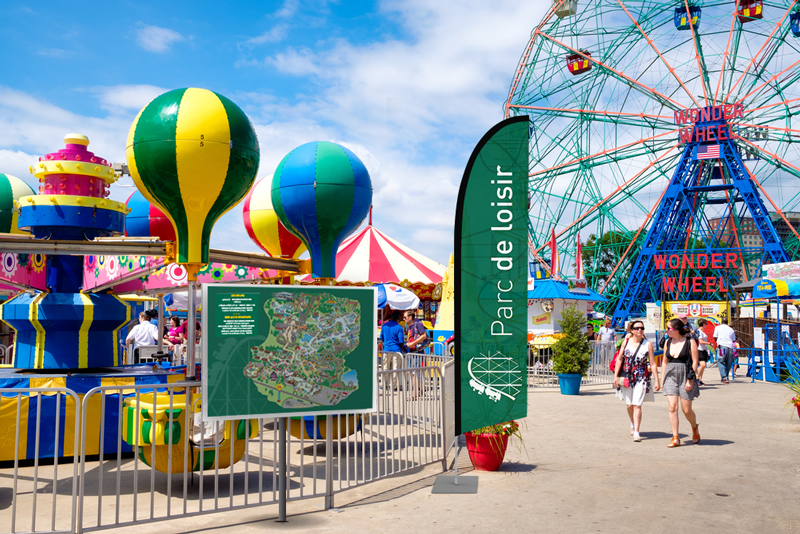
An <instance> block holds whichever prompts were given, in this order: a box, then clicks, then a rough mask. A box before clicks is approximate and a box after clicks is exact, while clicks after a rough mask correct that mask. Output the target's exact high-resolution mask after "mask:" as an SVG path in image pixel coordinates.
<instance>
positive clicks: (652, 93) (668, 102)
mask: <svg viewBox="0 0 800 534" xmlns="http://www.w3.org/2000/svg"><path fill="white" fill-rule="evenodd" d="M537 31H538V30H537ZM539 34H540V35H542V36H543V37H545V38H546V39H549V40H550V41H552V42H554V43H555V44H557V45H559V46H561V47H562V48H564V49H565V50H569V51H571V52H572V53H573V54H576V55H578V56H580V57H582V58H584V59H586V60H589V61H590V62H591V63H593V64H594V65H597V66H598V67H600V68H602V69H603V70H604V71H606V72H607V73H608V74H609V76H612V77H614V78H616V79H617V80H619V81H620V82H622V83H624V84H626V85H629V86H630V87H632V88H634V89H636V90H637V91H639V92H640V93H642V94H643V95H645V96H646V97H648V98H655V99H656V100H658V102H659V104H661V105H663V106H666V107H668V108H670V109H672V110H675V111H677V110H679V109H686V106H684V105H683V104H681V103H680V102H676V101H675V100H673V99H671V98H669V97H668V96H666V95H664V94H662V93H660V92H659V91H656V90H655V89H654V88H652V87H649V86H647V85H645V84H643V83H641V82H639V81H637V80H634V79H633V78H631V77H630V76H626V75H625V74H623V73H622V72H620V71H618V70H616V69H614V68H612V67H610V66H608V65H606V64H605V63H603V62H602V61H599V60H597V59H594V58H592V57H591V56H588V55H586V54H584V53H583V52H581V51H580V50H576V49H575V48H572V47H571V46H568V45H566V44H564V43H562V42H561V41H559V40H558V39H556V38H554V37H552V36H550V35H548V34H547V33H545V32H542V31H539Z"/></svg>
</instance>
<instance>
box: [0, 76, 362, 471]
mask: <svg viewBox="0 0 800 534" xmlns="http://www.w3.org/2000/svg"><path fill="white" fill-rule="evenodd" d="M65 143H66V146H65V148H63V149H61V150H58V151H56V152H53V153H51V154H47V155H45V156H43V157H42V158H39V161H38V162H36V164H35V165H34V166H32V167H31V173H32V174H34V176H36V177H37V179H38V180H39V182H40V187H39V192H38V194H32V193H33V191H32V190H30V188H26V186H25V184H24V182H22V181H21V180H18V179H14V178H13V177H6V176H5V175H3V176H2V178H5V179H6V182H3V181H2V180H0V186H3V187H2V188H0V193H3V195H4V196H3V197H2V198H0V200H6V197H8V198H9V199H10V203H11V206H6V205H3V206H2V209H0V223H5V224H6V226H4V227H3V228H2V229H4V230H6V231H7V232H8V235H3V236H0V242H2V243H3V248H4V250H7V251H8V252H6V253H4V254H3V260H4V263H6V262H7V263H8V264H9V265H10V267H9V268H4V270H3V272H2V274H0V289H3V290H5V291H6V292H12V291H13V292H15V295H14V296H12V297H11V298H10V299H9V300H7V301H6V302H4V303H3V304H2V305H0V320H2V321H4V322H5V323H7V324H9V325H11V327H12V328H13V329H14V333H15V340H14V345H13V352H12V354H13V359H12V360H11V365H5V366H3V368H2V369H0V389H2V390H3V391H2V394H1V395H0V421H2V422H3V425H4V427H5V428H7V429H12V431H10V432H9V433H10V435H11V436H12V438H13V435H14V432H13V429H14V427H16V420H15V419H16V417H17V415H18V412H19V416H20V429H19V430H20V433H21V434H22V435H25V436H29V437H30V439H28V440H27V442H25V441H23V442H21V444H20V447H19V449H20V450H18V451H14V450H13V449H14V447H13V446H9V447H3V448H2V449H3V451H2V452H0V462H2V461H11V460H14V459H15V455H16V457H17V459H19V460H25V459H26V458H27V459H31V458H33V457H34V456H36V453H37V451H36V450H35V448H34V445H33V441H34V439H33V437H32V436H33V433H32V432H34V428H35V429H36V432H41V436H39V438H38V439H36V440H35V441H36V447H38V457H39V458H42V457H53V456H58V457H69V456H75V455H76V454H78V451H76V450H73V446H72V442H71V440H69V439H65V434H67V431H66V429H67V428H68V427H69V424H68V423H70V419H71V420H72V422H74V421H75V418H77V417H79V412H80V410H81V407H80V406H77V405H76V404H78V403H75V402H74V401H73V400H72V397H71V396H69V395H64V394H57V393H56V394H47V393H45V394H37V393H35V392H27V391H25V390H26V389H27V388H31V387H45V388H47V387H51V388H60V389H61V390H63V389H64V388H66V389H69V390H71V391H74V392H76V393H77V395H78V399H79V403H80V400H82V398H83V395H85V394H86V393H87V392H89V391H90V390H91V389H92V388H95V387H97V386H100V385H111V384H114V385H122V386H124V385H134V384H137V385H138V384H152V385H153V389H152V390H150V392H148V391H147V390H142V392H141V394H139V395H138V396H136V397H135V398H134V395H132V394H130V393H126V392H125V391H124V390H121V391H119V392H118V393H117V396H116V397H115V396H114V395H106V396H107V397H108V398H107V399H106V400H105V401H104V404H105V409H104V411H102V413H103V417H104V422H103V424H100V425H87V428H86V429H85V430H86V445H85V447H86V451H85V452H86V454H87V455H91V454H97V453H98V452H99V451H101V450H102V451H103V452H104V453H105V454H114V453H116V452H117V450H118V447H117V442H118V436H117V431H116V429H117V428H122V429H123V430H122V438H123V440H122V443H121V445H120V447H121V448H120V451H121V452H134V451H135V452H136V453H137V454H138V456H139V457H140V458H142V460H143V461H145V463H147V464H148V465H150V463H151V458H155V463H154V464H153V467H154V468H155V469H157V470H160V471H165V472H166V470H168V469H169V468H168V467H167V465H168V464H167V463H165V462H166V460H165V458H167V456H168V449H170V448H174V447H175V446H182V445H183V441H182V440H178V441H176V436H179V435H185V432H187V431H188V432H189V435H190V440H189V442H190V448H191V450H192V456H190V457H189V458H188V461H189V462H190V464H191V465H190V466H189V467H190V469H195V470H196V469H199V468H200V463H202V464H203V467H204V468H205V469H208V468H213V467H214V466H215V465H216V463H215V462H216V461H217V458H216V457H215V455H214V451H215V450H217V448H219V449H218V450H220V451H221V452H220V454H219V462H220V463H219V465H216V467H226V466H227V465H229V464H230V462H231V460H232V461H233V462H236V461H238V460H239V459H241V457H242V455H243V454H244V444H245V441H244V438H245V437H252V436H253V435H255V434H256V433H257V432H258V428H257V425H256V423H255V420H249V421H248V420H242V421H229V422H226V423H225V424H224V425H222V424H220V425H218V426H216V427H214V429H213V430H209V428H208V427H206V428H204V429H203V428H201V429H200V430H199V431H198V429H197V427H196V426H195V428H194V429H184V428H182V427H181V425H184V424H185V423H186V421H189V422H191V421H194V420H195V418H194V415H195V414H199V408H200V402H202V400H201V396H196V395H195V396H194V397H193V398H192V397H191V396H190V395H180V394H178V395H171V396H170V397H171V399H170V401H167V402H165V401H164V399H163V398H162V397H163V395H164V394H162V393H159V390H158V385H159V384H167V383H173V382H177V381H182V380H187V379H188V380H190V381H192V380H194V378H195V376H196V373H197V372H198V371H199V370H200V369H199V365H195V355H194V350H195V348H196V347H195V345H194V344H193V343H187V349H188V350H187V365H185V366H177V367H172V366H170V365H169V364H167V363H165V364H163V365H136V366H132V365H125V363H126V362H125V361H123V356H122V349H121V346H122V342H121V340H122V339H124V337H125V334H126V332H123V331H122V329H123V327H125V326H127V325H128V324H129V322H130V320H131V317H132V313H131V305H129V304H128V303H127V302H125V301H123V300H121V299H120V298H119V294H121V293H131V292H135V293H139V294H154V295H159V298H160V297H161V296H163V294H164V293H169V292H172V291H175V290H181V289H182V290H186V289H187V288H188V292H189V295H190V297H189V300H190V306H189V309H190V316H189V317H190V320H189V321H188V326H189V332H188V335H187V338H188V339H194V332H193V330H194V323H195V322H194V320H192V317H193V314H194V313H193V312H194V310H195V306H194V305H193V303H192V302H191V301H192V300H193V299H192V297H191V296H192V295H194V293H195V288H196V287H197V286H198V285H201V284H203V283H214V282H229V283H230V282H238V283H285V282H291V281H292V280H291V277H292V276H293V275H295V274H298V273H301V272H302V271H304V270H306V267H307V265H306V264H307V263H310V267H311V268H310V269H308V270H307V271H311V272H313V274H314V276H320V277H332V276H334V273H335V268H336V263H335V262H336V258H335V254H333V253H331V251H334V252H335V251H336V249H337V247H338V245H339V244H340V243H341V241H342V240H344V239H345V238H346V237H347V236H348V235H349V234H350V233H352V232H353V231H354V230H355V229H356V228H357V227H358V226H359V225H360V223H361V222H362V221H363V219H364V218H365V217H366V214H367V211H368V209H369V205H370V203H371V196H372V185H371V181H370V178H369V174H368V172H367V171H366V168H365V167H364V165H363V164H362V163H361V161H360V160H359V159H358V158H357V157H356V156H355V155H354V154H353V153H352V152H350V151H349V150H347V149H346V148H344V147H341V146H340V145H336V144H334V143H310V144H308V145H303V146H301V147H298V148H297V149H295V150H294V151H292V152H291V153H290V154H289V155H287V156H286V158H284V160H283V161H282V162H281V164H280V165H279V167H278V171H276V173H275V176H276V177H277V178H276V179H274V180H262V182H260V183H265V185H268V187H261V188H252V190H251V186H252V185H253V182H254V179H255V175H256V172H257V170H258V164H259V147H258V141H257V139H256V135H255V131H254V130H253V127H252V125H251V123H250V121H249V119H248V118H247V116H246V115H245V114H244V113H243V112H242V111H241V109H239V108H238V107H237V106H236V105H235V104H234V103H233V102H231V101H230V100H228V99H227V98H225V97H224V96H222V95H219V94H216V93H213V92H211V91H207V90H203V89H181V90H176V91H170V92H167V93H165V94H163V95H161V96H159V97H157V98H155V99H154V100H153V101H152V102H150V103H149V104H148V105H147V106H145V108H144V109H143V110H142V111H141V112H140V113H139V115H138V116H137V118H136V120H135V121H134V123H133V125H132V127H131V129H130V133H129V135H128V142H127V160H128V161H127V165H128V169H129V173H130V176H131V177H132V178H133V180H134V182H135V183H136V186H137V188H138V191H137V192H135V193H134V194H133V195H131V196H130V197H129V198H128V201H127V202H126V203H121V202H117V201H114V200H111V199H109V198H108V194H109V191H108V186H109V185H110V184H111V183H113V182H114V181H115V180H117V179H118V178H119V176H120V175H119V173H118V172H115V171H114V170H113V168H112V167H111V165H110V163H109V162H108V161H107V160H105V159H103V158H101V157H100V156H96V155H94V154H92V153H91V152H89V151H88V145H89V140H88V138H86V137H85V136H81V135H76V134H69V135H68V136H67V137H66V138H65ZM320 169H323V170H324V172H322V173H321V172H320ZM6 184H8V185H6ZM315 185H318V186H319V187H315ZM245 197H247V201H246V207H247V209H246V210H245V226H246V228H247V231H248V233H249V234H250V236H251V237H252V238H253V239H254V241H255V242H256V243H257V244H258V245H259V246H260V247H262V249H263V250H265V251H266V252H267V254H268V255H267V256H265V255H261V254H245V253H237V252H231V251H220V250H211V249H210V248H209V241H210V235H211V231H212V229H213V227H214V223H215V222H216V221H217V219H218V218H219V217H220V216H221V215H222V214H223V213H225V212H226V211H228V210H230V209H231V208H233V207H234V206H235V205H236V204H237V203H239V202H240V201H241V200H242V199H244V198H245ZM265 197H268V200H267V199H265ZM346 201H347V203H345V202H346ZM334 202H335V203H336V204H335V205H337V206H339V209H338V213H337V216H338V214H342V213H344V214H345V216H344V220H332V219H331V214H325V213H322V214H316V213H315V212H314V210H315V206H317V205H322V206H324V205H334ZM6 204H8V202H6ZM272 206H277V208H278V209H273V208H272ZM342 206H347V207H349V208H350V209H346V208H345V209H341V207H342ZM251 208H256V209H251ZM267 212H271V213H267ZM250 213H252V215H253V216H249V214H250ZM287 228H288V229H289V230H288V231H287ZM24 231H29V232H30V235H29V236H21V237H19V236H12V235H11V234H13V233H19V232H24ZM123 234H125V236H126V237H124V238H123V237H122V235H123ZM272 235H276V236H281V237H279V238H278V239H277V240H270V238H269V236H272ZM287 236H291V237H292V238H294V240H295V241H294V242H293V244H292V245H291V246H293V247H295V248H294V249H293V250H292V251H291V252H287V250H288V247H289V245H286V244H285V243H286V240H287V239H288V237H287ZM297 242H299V243H300V244H299V245H298V244H297ZM302 247H305V248H307V249H308V250H310V251H311V260H310V262H308V261H306V262H301V261H298V260H297V257H298V256H299V253H298V250H299V249H301V248H302ZM162 309H163V308H162ZM162 320H163V319H162ZM54 393H55V389H54ZM119 395H122V397H123V399H121V402H120V399H119V398H118V397H119ZM93 400H98V401H99V397H97V398H96V399H93ZM56 404H57V406H56ZM83 404H86V403H83ZM94 404H99V402H98V403H89V405H88V406H87V407H86V409H87V410H88V411H89V412H95V411H97V410H99V408H100V407H99V406H98V405H94ZM118 406H121V410H119V409H118V408H117V407H118ZM184 411H188V412H189V415H190V416H189V417H188V418H185V419H184V418H183V417H177V415H176V414H178V413H183V412H184ZM120 412H121V413H120ZM99 413H100V412H99V411H98V412H97V413H94V415H93V414H92V413H89V415H88V418H87V420H89V421H91V420H95V419H97V418H99ZM59 418H60V422H56V419H59ZM53 423H56V424H53ZM70 424H71V423H70ZM120 425H121V426H120ZM175 425H178V426H177V427H175ZM306 426H307V425H306ZM316 426H317V430H316V432H318V433H319V432H321V433H322V434H323V435H325V433H326V431H325V429H324V428H319V425H316ZM322 426H323V427H324V422H323V424H322ZM338 426H339V425H338V424H337V428H338ZM101 428H104V429H105V431H104V434H103V435H102V436H101V435H100V432H101V430H100V429H101ZM351 428H352V427H351ZM59 429H60V430H59ZM298 432H299V427H298ZM56 433H59V434H60V435H58V436H57V435H55V434H56ZM335 433H336V434H337V435H338V434H339V432H338V430H337V431H335ZM7 434H8V433H7ZM100 443H102V445H100V446H99V444H100ZM48 444H49V445H48ZM40 445H41V446H40ZM48 447H49V449H48ZM150 447H155V451H153V450H151V449H150ZM231 448H232V449H233V454H231V453H230V449H231ZM223 452H224V454H223ZM153 453H155V454H153ZM174 454H177V453H175V452H174V450H173V455H174ZM177 455H178V456H180V457H181V458H183V454H177ZM182 468H183V466H182V465H180V466H178V465H177V464H176V463H174V462H173V463H172V464H171V470H172V472H178V471H181V470H182Z"/></svg>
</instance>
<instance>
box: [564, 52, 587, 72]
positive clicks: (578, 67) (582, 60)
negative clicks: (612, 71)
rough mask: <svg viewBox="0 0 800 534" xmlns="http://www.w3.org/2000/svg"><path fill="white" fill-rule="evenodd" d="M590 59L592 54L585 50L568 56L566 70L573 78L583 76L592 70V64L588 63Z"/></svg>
mask: <svg viewBox="0 0 800 534" xmlns="http://www.w3.org/2000/svg"><path fill="white" fill-rule="evenodd" d="M584 56H586V57H584ZM591 57H592V54H591V53H590V52H588V51H587V50H581V51H580V54H570V55H568V56H567V70H568V71H570V72H571V73H572V75H573V76H577V75H578V74H583V73H584V72H586V71H589V70H592V62H591V61H589V58H591Z"/></svg>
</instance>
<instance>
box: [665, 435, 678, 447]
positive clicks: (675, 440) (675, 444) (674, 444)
mask: <svg viewBox="0 0 800 534" xmlns="http://www.w3.org/2000/svg"><path fill="white" fill-rule="evenodd" d="M680 446H681V438H680V437H678V436H672V441H670V442H669V445H667V447H669V448H670V449H673V448H675V447H680Z"/></svg>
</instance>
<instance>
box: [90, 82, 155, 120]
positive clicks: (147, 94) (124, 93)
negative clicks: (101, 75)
mask: <svg viewBox="0 0 800 534" xmlns="http://www.w3.org/2000/svg"><path fill="white" fill-rule="evenodd" d="M166 91H167V89H164V88H163V87H156V86H155V85H114V86H110V87H95V88H93V89H92V92H93V93H95V94H96V95H97V96H98V100H99V102H100V107H101V108H103V109H105V110H108V111H110V112H112V113H120V112H122V113H127V112H130V111H133V112H134V113H138V112H139V110H141V109H142V108H143V107H144V106H146V105H147V104H148V103H149V102H150V101H151V100H153V99H154V98H155V97H157V96H158V95H160V94H162V93H165V92H166Z"/></svg>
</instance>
